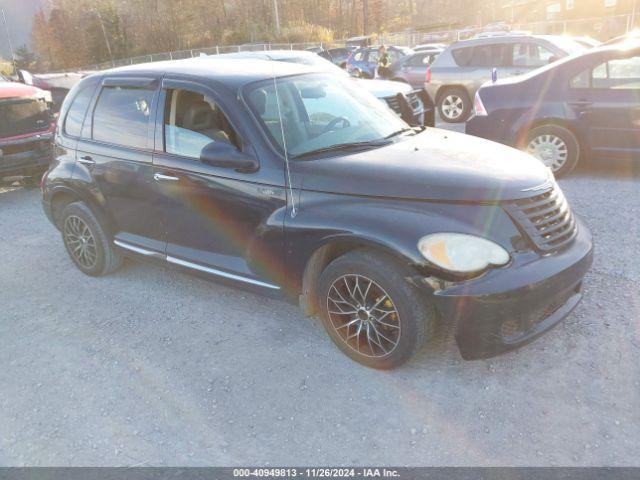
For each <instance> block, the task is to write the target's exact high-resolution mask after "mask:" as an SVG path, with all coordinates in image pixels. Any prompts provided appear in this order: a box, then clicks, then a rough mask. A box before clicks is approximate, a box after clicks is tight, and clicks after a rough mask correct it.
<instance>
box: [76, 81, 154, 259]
mask: <svg viewBox="0 0 640 480" xmlns="http://www.w3.org/2000/svg"><path fill="white" fill-rule="evenodd" d="M159 84H160V82H159V78H157V77H145V78H139V77H136V78H132V77H122V78H117V77H107V78H105V79H103V81H102V84H101V85H100V87H99V88H100V91H99V93H98V95H97V96H96V97H95V98H94V100H93V101H92V105H91V106H90V108H89V112H88V113H87V117H86V119H85V121H84V125H83V126H82V132H83V135H82V138H80V139H79V140H78V146H77V154H76V160H77V167H76V173H75V174H74V178H77V179H78V181H86V182H90V183H92V184H93V186H95V188H97V192H98V195H97V197H98V198H99V199H100V201H101V202H102V204H103V205H102V206H103V207H104V209H105V211H106V212H108V214H109V215H110V219H109V220H110V225H109V227H110V229H111V230H112V233H113V235H114V236H115V239H116V243H117V244H118V245H120V246H121V247H124V248H127V249H129V250H134V251H138V252H139V253H143V252H147V253H148V254H149V255H151V254H153V253H157V254H158V255H160V254H161V253H162V252H163V251H164V247H165V241H164V235H163V231H162V224H161V219H160V211H159V210H158V194H157V187H156V184H155V182H154V181H153V164H152V157H153V154H152V152H153V150H152V149H153V135H154V122H153V118H154V114H155V108H156V105H157V97H158V92H159V89H158V87H159ZM90 186H92V185H90ZM140 249H142V250H140Z"/></svg>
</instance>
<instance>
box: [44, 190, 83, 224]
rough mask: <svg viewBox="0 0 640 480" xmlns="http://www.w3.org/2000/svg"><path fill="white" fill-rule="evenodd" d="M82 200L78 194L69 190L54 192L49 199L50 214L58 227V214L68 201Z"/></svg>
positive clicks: (59, 214) (60, 213)
mask: <svg viewBox="0 0 640 480" xmlns="http://www.w3.org/2000/svg"><path fill="white" fill-rule="evenodd" d="M80 200H82V199H81V198H80V197H79V196H78V195H76V194H75V193H71V192H59V193H56V194H55V195H54V196H53V198H52V199H51V214H52V216H53V220H54V222H55V224H56V227H58V229H59V228H60V220H61V218H60V216H61V215H62V211H63V210H64V208H65V207H66V206H67V205H69V204H70V203H73V202H77V201H80Z"/></svg>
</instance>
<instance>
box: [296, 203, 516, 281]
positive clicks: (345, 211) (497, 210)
mask: <svg viewBox="0 0 640 480" xmlns="http://www.w3.org/2000/svg"><path fill="white" fill-rule="evenodd" d="M437 232H459V233H467V234H470V235H478V236H482V237H485V238H489V239H490V240H493V241H495V242H497V243H498V244H500V245H502V246H503V247H505V248H506V249H507V250H508V251H513V250H514V247H513V243H512V242H513V241H514V239H519V238H520V237H521V233H520V232H519V231H518V229H517V228H516V227H515V225H514V224H513V222H512V221H511V219H510V218H509V217H508V215H507V214H506V213H505V211H504V210H503V209H502V208H501V207H500V205H497V204H486V205H482V204H478V205H473V204H469V203H458V204H455V203H443V202H429V201H410V200H394V199H390V198H376V197H357V196H349V195H341V196H339V197H337V196H336V195H335V194H326V193H321V192H309V191H304V192H302V193H301V197H300V205H299V209H298V214H297V215H296V217H295V218H291V217H287V218H286V219H285V258H286V260H287V270H288V272H289V274H290V275H291V278H292V280H293V281H294V282H295V283H296V284H297V285H300V284H301V282H302V277H303V275H304V270H305V268H306V265H307V264H308V262H309V261H310V259H311V258H312V256H313V255H314V253H315V252H317V251H318V250H319V249H320V248H322V247H325V246H326V245H330V244H338V245H340V244H346V245H354V246H356V247H357V246H368V247H370V248H374V249H377V250H381V251H383V252H386V253H388V254H390V255H392V256H393V257H395V258H397V259H398V261H400V262H402V263H403V264H404V265H407V266H409V267H410V268H412V269H414V270H415V271H416V272H417V273H421V274H425V275H428V274H430V273H441V272H438V271H437V270H436V269H435V268H434V267H433V266H432V265H430V264H429V263H428V262H427V261H426V260H425V259H424V257H423V256H422V254H421V253H420V251H419V250H418V246H417V244H418V241H419V240H420V239H421V238H422V237H423V236H425V235H428V234H430V233H437ZM486 232H499V233H492V234H491V235H488V234H487V233H486Z"/></svg>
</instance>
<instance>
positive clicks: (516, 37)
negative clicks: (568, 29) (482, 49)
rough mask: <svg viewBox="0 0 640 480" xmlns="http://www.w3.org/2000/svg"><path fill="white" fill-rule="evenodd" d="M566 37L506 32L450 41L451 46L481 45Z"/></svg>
mask: <svg viewBox="0 0 640 480" xmlns="http://www.w3.org/2000/svg"><path fill="white" fill-rule="evenodd" d="M560 38H566V37H562V36H560V35H528V34H522V33H515V34H508V35H496V36H489V37H478V38H469V39H466V40H459V41H457V42H455V43H452V44H451V46H452V47H459V46H466V45H482V44H485V43H500V42H504V41H507V42H511V41H513V42H518V41H522V40H526V39H531V40H546V41H549V42H553V41H554V40H557V39H560Z"/></svg>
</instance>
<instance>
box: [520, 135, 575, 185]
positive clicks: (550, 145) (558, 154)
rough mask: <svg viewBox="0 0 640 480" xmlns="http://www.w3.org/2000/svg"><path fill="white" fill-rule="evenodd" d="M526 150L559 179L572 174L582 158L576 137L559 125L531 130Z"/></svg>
mask: <svg viewBox="0 0 640 480" xmlns="http://www.w3.org/2000/svg"><path fill="white" fill-rule="evenodd" d="M524 149H525V150H526V151H527V152H528V153H530V154H531V155H533V156H534V157H536V158H537V159H538V160H540V161H541V162H542V163H544V164H545V165H546V166H547V167H549V168H550V169H551V171H552V172H553V173H554V174H555V176H557V177H562V176H564V175H568V174H569V173H571V171H572V170H573V169H574V168H575V167H576V165H577V164H578V160H579V158H580V144H579V143H578V140H577V139H576V137H575V135H574V134H573V133H571V132H570V131H569V130H568V129H566V128H564V127H561V126H559V125H543V126H541V127H536V128H534V129H533V130H531V131H530V132H529V134H528V135H527V139H526V141H525V145H524Z"/></svg>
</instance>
